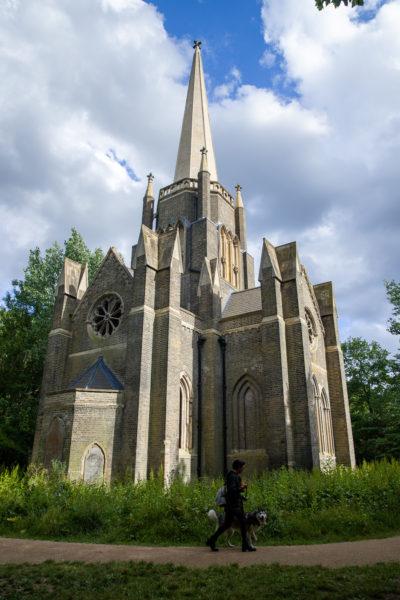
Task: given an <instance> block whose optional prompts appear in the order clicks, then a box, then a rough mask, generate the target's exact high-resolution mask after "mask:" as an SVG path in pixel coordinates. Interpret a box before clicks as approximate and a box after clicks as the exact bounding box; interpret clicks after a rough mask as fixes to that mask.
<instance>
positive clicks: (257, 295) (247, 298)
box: [221, 287, 262, 319]
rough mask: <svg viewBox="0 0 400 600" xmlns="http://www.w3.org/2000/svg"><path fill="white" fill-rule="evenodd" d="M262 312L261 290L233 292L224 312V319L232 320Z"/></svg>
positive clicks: (258, 288)
mask: <svg viewBox="0 0 400 600" xmlns="http://www.w3.org/2000/svg"><path fill="white" fill-rule="evenodd" d="M260 310H262V304H261V288H260V287H256V288H251V289H249V290H241V291H240V292H233V294H231V295H230V297H229V300H228V302H227V303H226V306H225V308H224V310H223V312H222V317H221V318H222V319H230V318H232V317H237V316H239V315H245V314H248V313H253V312H258V311H260Z"/></svg>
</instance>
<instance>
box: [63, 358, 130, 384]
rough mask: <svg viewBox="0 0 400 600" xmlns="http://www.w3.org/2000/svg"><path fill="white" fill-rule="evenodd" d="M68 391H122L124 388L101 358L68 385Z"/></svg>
mask: <svg viewBox="0 0 400 600" xmlns="http://www.w3.org/2000/svg"><path fill="white" fill-rule="evenodd" d="M68 389H69V390H75V389H84V390H123V389H124V386H123V385H122V383H121V382H120V381H119V379H118V377H117V376H116V375H114V373H113V372H112V371H111V369H110V368H109V367H108V366H107V365H106V363H105V362H104V359H103V357H102V356H99V358H98V359H97V360H96V362H95V363H93V364H92V365H91V366H90V367H89V368H88V369H86V370H85V371H83V373H81V374H80V375H79V376H78V377H77V378H76V379H74V380H73V381H71V383H70V384H69V385H68Z"/></svg>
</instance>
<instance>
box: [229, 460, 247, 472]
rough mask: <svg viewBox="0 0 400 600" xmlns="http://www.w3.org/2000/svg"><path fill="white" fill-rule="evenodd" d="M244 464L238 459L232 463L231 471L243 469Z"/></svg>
mask: <svg viewBox="0 0 400 600" xmlns="http://www.w3.org/2000/svg"><path fill="white" fill-rule="evenodd" d="M245 464H246V463H245V462H244V460H239V459H238V458H237V459H236V460H234V461H233V463H232V469H233V470H234V471H236V469H241V468H242V467H244V465H245Z"/></svg>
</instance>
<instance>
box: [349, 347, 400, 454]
mask: <svg viewBox="0 0 400 600" xmlns="http://www.w3.org/2000/svg"><path fill="white" fill-rule="evenodd" d="M342 347H343V353H344V361H345V369H346V378H347V388H348V392H349V401H350V411H351V418H352V424H353V434H354V442H355V448H356V455H357V460H358V462H360V461H362V460H368V461H369V460H376V459H380V458H385V457H386V458H391V457H395V458H400V377H399V375H400V365H399V360H398V357H394V358H392V357H391V356H390V353H389V352H388V351H387V350H385V348H382V346H380V345H379V344H378V343H377V342H367V341H366V340H363V339H361V338H350V339H349V340H347V341H346V342H345V343H344V344H343V345H342Z"/></svg>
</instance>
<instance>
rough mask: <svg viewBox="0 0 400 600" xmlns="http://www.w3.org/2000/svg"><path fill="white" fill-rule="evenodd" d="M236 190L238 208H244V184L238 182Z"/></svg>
mask: <svg viewBox="0 0 400 600" xmlns="http://www.w3.org/2000/svg"><path fill="white" fill-rule="evenodd" d="M235 190H236V208H243V198H242V186H241V185H240V184H239V183H238V184H236V185H235Z"/></svg>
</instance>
